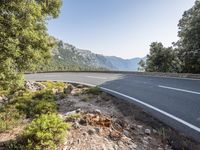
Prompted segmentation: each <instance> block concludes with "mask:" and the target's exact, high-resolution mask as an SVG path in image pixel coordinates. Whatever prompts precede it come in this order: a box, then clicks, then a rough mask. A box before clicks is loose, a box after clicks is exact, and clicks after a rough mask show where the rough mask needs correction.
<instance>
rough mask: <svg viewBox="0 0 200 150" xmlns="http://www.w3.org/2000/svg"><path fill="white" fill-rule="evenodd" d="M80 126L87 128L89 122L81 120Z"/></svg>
mask: <svg viewBox="0 0 200 150" xmlns="http://www.w3.org/2000/svg"><path fill="white" fill-rule="evenodd" d="M79 124H80V125H83V126H87V121H86V120H84V119H80V121H79Z"/></svg>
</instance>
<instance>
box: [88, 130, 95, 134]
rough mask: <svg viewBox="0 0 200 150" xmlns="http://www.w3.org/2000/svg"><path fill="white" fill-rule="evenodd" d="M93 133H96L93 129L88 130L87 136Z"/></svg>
mask: <svg viewBox="0 0 200 150" xmlns="http://www.w3.org/2000/svg"><path fill="white" fill-rule="evenodd" d="M95 132H96V130H95V129H89V130H88V134H89V135H93V134H94V133H95Z"/></svg>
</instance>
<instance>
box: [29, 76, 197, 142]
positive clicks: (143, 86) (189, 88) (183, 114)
mask: <svg viewBox="0 0 200 150" xmlns="http://www.w3.org/2000/svg"><path fill="white" fill-rule="evenodd" d="M26 79H27V80H37V81H39V80H57V81H68V82H79V83H84V84H88V85H93V86H95V85H98V86H100V87H101V88H102V90H104V91H107V92H109V93H111V94H113V95H115V96H118V97H120V98H123V99H124V100H129V101H131V102H133V103H135V104H136V105H139V106H140V107H142V108H143V109H144V110H145V111H146V112H148V113H150V114H151V115H153V116H154V117H156V118H158V119H160V120H161V121H163V122H165V123H166V124H168V125H170V126H171V127H173V128H175V129H176V130H178V131H180V132H182V133H183V134H185V135H186V136H189V137H191V138H193V139H195V140H197V141H199V142H200V79H187V78H184V79H181V78H170V77H168V78H167V77H153V76H141V75H134V74H115V73H38V74H27V75H26Z"/></svg>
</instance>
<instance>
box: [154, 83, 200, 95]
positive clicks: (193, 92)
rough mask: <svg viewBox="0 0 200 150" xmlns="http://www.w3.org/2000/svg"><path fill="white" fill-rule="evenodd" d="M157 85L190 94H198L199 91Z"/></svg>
mask: <svg viewBox="0 0 200 150" xmlns="http://www.w3.org/2000/svg"><path fill="white" fill-rule="evenodd" d="M158 87H160V88H165V89H170V90H176V91H181V92H187V93H192V94H199V95H200V93H199V92H195V91H189V90H184V89H178V88H174V87H169V86H163V85H158Z"/></svg>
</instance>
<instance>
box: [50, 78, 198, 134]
mask: <svg viewBox="0 0 200 150" xmlns="http://www.w3.org/2000/svg"><path fill="white" fill-rule="evenodd" d="M52 81H63V82H69V83H76V84H83V85H87V86H92V87H94V86H97V85H94V84H88V83H84V82H76V81H64V80H52ZM100 88H101V89H102V90H105V91H108V92H111V93H114V94H117V95H120V96H122V97H125V98H128V99H131V100H133V101H135V102H138V103H140V104H142V105H144V106H146V107H149V108H151V109H153V110H155V111H157V112H159V113H161V114H163V115H165V116H167V117H169V118H172V119H174V120H176V121H178V122H180V123H182V124H184V125H186V126H188V127H189V128H191V129H193V130H195V131H197V132H200V128H198V127H196V126H195V125H192V124H190V123H188V122H186V121H184V120H182V119H180V118H178V117H176V116H174V115H172V114H169V113H167V112H165V111H163V110H161V109H159V108H156V107H154V106H152V105H149V104H147V103H144V102H142V101H141V100H138V99H136V98H133V97H130V96H128V95H125V94H122V93H120V92H117V91H114V90H111V89H107V88H104V87H100Z"/></svg>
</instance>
